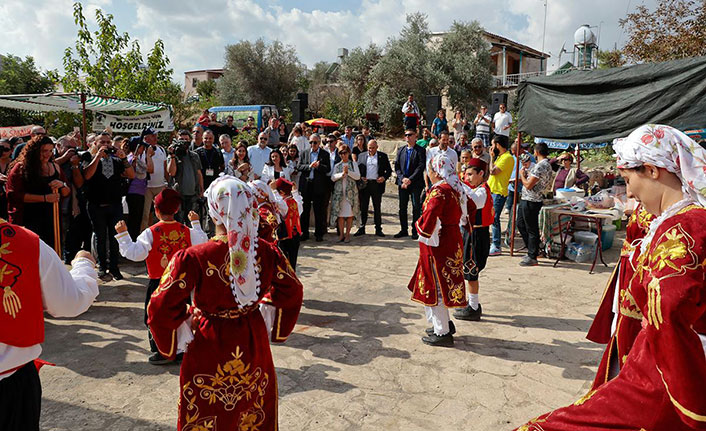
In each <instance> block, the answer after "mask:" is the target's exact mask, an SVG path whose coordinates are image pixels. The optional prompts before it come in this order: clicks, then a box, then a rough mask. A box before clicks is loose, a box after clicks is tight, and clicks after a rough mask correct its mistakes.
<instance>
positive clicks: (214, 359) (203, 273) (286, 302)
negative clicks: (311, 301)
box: [148, 240, 302, 431]
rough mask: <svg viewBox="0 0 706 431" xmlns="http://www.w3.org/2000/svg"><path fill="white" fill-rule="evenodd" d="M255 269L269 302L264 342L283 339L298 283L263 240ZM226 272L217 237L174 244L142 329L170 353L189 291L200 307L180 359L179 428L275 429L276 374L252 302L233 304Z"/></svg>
mask: <svg viewBox="0 0 706 431" xmlns="http://www.w3.org/2000/svg"><path fill="white" fill-rule="evenodd" d="M256 270H257V273H258V275H259V281H260V290H259V293H258V296H259V298H260V299H262V298H263V297H264V296H265V295H267V302H268V303H269V304H270V305H272V306H273V307H275V308H276V309H275V321H274V325H273V329H272V336H271V338H272V341H274V342H281V341H284V340H286V338H287V336H288V335H289V334H290V333H291V332H292V330H293V329H294V325H295V323H296V320H297V317H298V315H299V309H300V307H301V303H302V285H301V283H300V282H299V280H298V279H297V277H296V275H295V274H294V272H293V271H292V269H291V267H290V266H289V263H288V262H287V259H286V258H285V257H284V256H282V253H281V252H280V251H279V249H278V248H277V247H276V246H275V245H273V244H272V243H269V242H266V241H258V244H257V268H256ZM229 272H230V270H229V259H228V245H227V244H226V243H224V242H223V241H218V240H212V241H209V242H207V243H205V244H200V245H197V246H193V247H190V248H188V249H186V250H180V251H178V252H177V253H176V255H175V256H174V258H173V259H172V260H171V261H170V263H169V265H168V267H167V269H166V270H165V272H164V276H163V277H162V280H161V282H160V286H159V288H158V289H157V290H156V291H155V292H154V294H153V295H152V299H151V300H150V304H149V307H148V314H149V326H150V330H151V331H152V334H153V335H154V338H155V341H156V342H157V346H158V347H159V351H160V353H161V354H162V355H163V356H165V357H167V358H170V359H172V358H174V356H175V354H176V350H177V338H178V337H177V328H178V327H179V326H180V325H181V324H182V323H183V322H184V321H185V320H186V319H187V317H188V311H187V310H188V306H187V299H188V298H189V296H190V295H192V294H193V304H194V306H195V307H196V308H198V309H200V310H201V311H202V313H203V317H202V318H201V319H200V321H199V324H198V328H197V329H196V331H195V334H194V340H193V341H192V342H191V343H190V344H189V345H188V349H187V350H186V352H185V354H184V359H183V362H182V364H181V372H180V378H179V381H180V398H179V421H178V429H179V430H183V431H195V430H209V431H211V430H212V431H218V430H260V431H269V430H276V429H277V378H276V375H275V367H274V364H273V362H272V354H271V352H270V345H269V341H268V335H267V328H266V327H265V322H264V320H263V318H262V315H261V314H260V311H259V309H258V304H257V303H255V304H253V305H251V306H247V307H245V308H239V304H238V303H237V302H236V301H235V299H234V296H233V293H232V292H231V285H230V281H229V275H230V274H229Z"/></svg>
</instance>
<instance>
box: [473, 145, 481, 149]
mask: <svg viewBox="0 0 706 431" xmlns="http://www.w3.org/2000/svg"><path fill="white" fill-rule="evenodd" d="M471 148H473V149H474V150H480V149H481V148H483V147H482V146H480V145H474V146H473V147H471Z"/></svg>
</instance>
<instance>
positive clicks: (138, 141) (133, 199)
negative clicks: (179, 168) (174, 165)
mask: <svg viewBox="0 0 706 431" xmlns="http://www.w3.org/2000/svg"><path fill="white" fill-rule="evenodd" d="M128 151H129V154H128V156H127V160H128V162H129V163H130V165H131V166H132V169H134V170H135V178H133V179H132V180H130V184H129V186H128V189H127V195H126V196H125V200H126V201H127V208H128V216H127V230H128V232H129V233H130V236H131V237H132V240H133V241H134V240H136V239H137V235H139V234H140V232H141V230H140V224H141V223H142V212H143V210H144V208H145V192H146V191H147V179H148V177H149V176H150V175H151V174H153V173H154V162H153V160H152V156H154V148H153V147H152V145H150V144H148V143H147V142H145V141H144V140H143V138H142V137H137V136H135V137H133V138H132V139H130V143H129V145H128Z"/></svg>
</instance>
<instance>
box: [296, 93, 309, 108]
mask: <svg viewBox="0 0 706 431" xmlns="http://www.w3.org/2000/svg"><path fill="white" fill-rule="evenodd" d="M297 99H299V100H300V101H301V104H302V109H304V110H306V109H307V108H308V107H309V93H297Z"/></svg>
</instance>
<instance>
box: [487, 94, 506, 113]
mask: <svg viewBox="0 0 706 431" xmlns="http://www.w3.org/2000/svg"><path fill="white" fill-rule="evenodd" d="M501 104H502V105H505V107H506V108H507V93H493V102H492V103H491V104H490V109H489V110H488V111H490V112H489V114H490V116H491V117H492V116H493V115H495V113H496V112H499V111H500V105H501Z"/></svg>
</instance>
